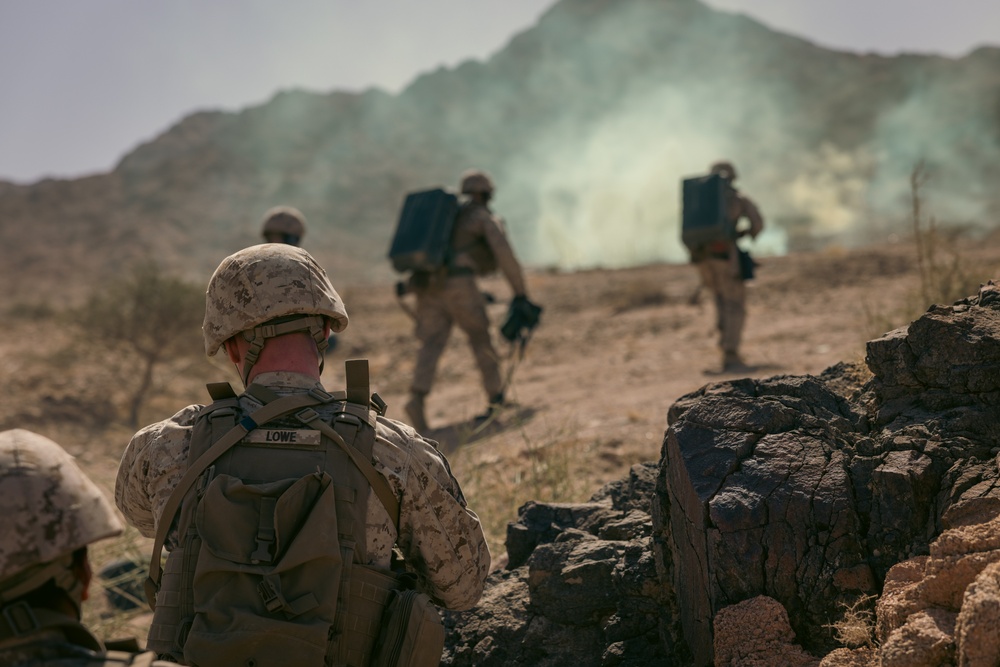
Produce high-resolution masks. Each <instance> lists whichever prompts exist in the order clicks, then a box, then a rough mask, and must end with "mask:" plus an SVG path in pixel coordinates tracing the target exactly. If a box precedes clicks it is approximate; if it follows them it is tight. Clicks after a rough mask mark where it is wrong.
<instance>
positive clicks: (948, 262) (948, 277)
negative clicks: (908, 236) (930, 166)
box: [910, 160, 989, 314]
mask: <svg viewBox="0 0 1000 667" xmlns="http://www.w3.org/2000/svg"><path fill="white" fill-rule="evenodd" d="M928 180H930V175H929V174H928V172H927V169H926V167H925V165H924V162H923V160H921V161H920V162H918V163H917V164H916V165H915V166H914V168H913V171H912V173H911V174H910V203H911V220H912V224H913V240H914V245H915V249H916V254H917V269H918V270H919V271H920V293H919V300H920V304H921V311H922V310H923V309H926V308H927V307H929V306H930V305H932V304H951V303H954V302H955V301H958V300H959V299H962V298H964V297H966V296H969V295H970V294H975V293H976V292H978V291H979V285H980V284H981V283H982V282H984V281H985V278H984V272H983V267H982V266H979V265H977V264H975V263H971V262H969V261H968V260H967V258H965V257H963V256H962V253H961V251H960V250H959V247H958V246H959V241H960V240H961V237H962V235H963V233H964V232H965V230H963V229H962V228H956V227H951V228H949V229H947V230H944V229H941V228H940V227H939V226H938V224H937V220H936V219H935V218H934V216H925V214H924V204H923V195H922V190H923V187H924V186H925V185H926V184H927V181H928ZM986 277H989V276H986ZM918 314H919V313H918Z"/></svg>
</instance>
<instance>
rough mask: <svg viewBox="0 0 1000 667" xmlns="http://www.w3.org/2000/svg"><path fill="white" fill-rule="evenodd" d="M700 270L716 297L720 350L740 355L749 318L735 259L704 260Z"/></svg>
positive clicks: (704, 280)
mask: <svg viewBox="0 0 1000 667" xmlns="http://www.w3.org/2000/svg"><path fill="white" fill-rule="evenodd" d="M698 271H699V272H700V273H701V280H702V282H703V283H704V284H705V286H706V287H707V288H708V289H710V290H711V291H712V294H713V295H714V296H715V314H716V326H717V327H718V329H719V347H721V348H722V351H723V352H726V353H730V354H736V353H738V352H739V348H740V338H742V336H743V324H744V322H745V321H746V316H747V307H746V300H747V290H746V286H745V285H744V284H743V280H742V279H741V278H740V274H739V265H738V264H737V262H736V257H735V255H733V256H732V257H731V258H730V259H716V258H714V257H710V258H708V259H703V260H701V261H700V262H698Z"/></svg>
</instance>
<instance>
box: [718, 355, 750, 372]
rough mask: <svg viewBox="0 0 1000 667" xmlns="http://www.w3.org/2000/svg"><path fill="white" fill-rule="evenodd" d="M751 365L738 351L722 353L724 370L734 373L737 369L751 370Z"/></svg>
mask: <svg viewBox="0 0 1000 667" xmlns="http://www.w3.org/2000/svg"><path fill="white" fill-rule="evenodd" d="M749 368H750V367H749V366H747V365H746V362H744V361H743V357H741V356H740V355H739V353H738V352H725V353H723V355H722V371H723V372H724V373H732V372H736V371H745V370H749Z"/></svg>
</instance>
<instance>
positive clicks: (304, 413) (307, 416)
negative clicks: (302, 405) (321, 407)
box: [295, 408, 319, 424]
mask: <svg viewBox="0 0 1000 667" xmlns="http://www.w3.org/2000/svg"><path fill="white" fill-rule="evenodd" d="M295 418H296V419H298V420H299V421H300V422H302V423H303V424H308V423H309V422H311V421H315V420H316V419H319V413H318V412H316V411H315V410H313V409H312V408H306V409H305V410H300V411H299V412H296V413H295Z"/></svg>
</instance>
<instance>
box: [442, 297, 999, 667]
mask: <svg viewBox="0 0 1000 667" xmlns="http://www.w3.org/2000/svg"><path fill="white" fill-rule="evenodd" d="M867 361H868V365H869V367H870V369H871V372H872V373H873V374H874V375H873V376H872V377H871V378H870V380H867V381H866V377H867V374H866V373H865V372H864V371H863V370H862V369H859V368H855V367H851V366H849V365H847V364H839V365H837V366H835V367H833V368H831V369H829V370H827V371H826V372H825V373H823V374H822V375H820V376H818V377H811V376H806V377H787V376H782V377H773V378H769V379H764V380H753V379H744V380H737V381H733V382H724V383H718V384H713V385H708V386H706V387H703V388H702V389H700V390H698V391H697V392H694V393H692V394H689V395H687V396H684V397H683V398H681V399H680V400H678V401H677V402H676V403H675V404H674V405H673V406H671V408H670V410H669V413H668V424H669V428H668V430H667V433H666V437H665V439H664V443H663V454H662V458H661V460H660V462H659V465H656V464H652V463H647V464H643V465H639V466H635V467H633V469H632V472H631V474H630V476H629V477H628V479H625V480H621V481H619V482H616V483H613V484H609V485H608V486H606V487H604V488H603V489H601V491H599V492H598V493H597V494H595V495H594V497H593V498H591V500H590V502H588V503H581V504H577V505H556V504H545V503H528V504H526V505H525V506H524V507H522V508H521V511H520V515H519V518H518V521H517V522H515V523H512V524H511V525H510V526H509V529H508V552H509V555H510V560H509V567H510V568H511V569H510V570H508V571H506V572H502V573H497V574H494V575H493V578H492V580H491V584H490V587H489V589H488V592H487V595H486V597H485V598H484V601H483V603H482V604H481V605H480V606H479V607H478V608H477V609H475V610H473V611H471V612H466V613H462V614H455V613H453V614H449V615H448V623H449V625H450V627H452V628H453V631H452V632H451V633H450V635H449V639H448V649H447V653H446V656H445V662H444V664H447V665H455V666H457V665H551V666H555V665H567V666H570V665H571V666H573V667H587V666H589V665H594V666H598V665H600V666H606V665H657V664H660V665H690V664H693V665H697V666H698V667H701V666H704V665H710V664H712V662H713V636H712V632H713V631H712V628H713V621H714V620H715V617H716V615H717V614H718V613H719V612H720V610H722V609H723V608H725V607H729V606H731V605H734V604H736V603H739V602H741V601H744V600H749V599H751V598H757V597H758V596H767V597H768V598H773V599H774V600H777V601H778V602H779V603H780V604H781V605H782V606H783V607H784V609H785V610H787V613H788V617H789V620H790V622H791V626H792V629H793V630H794V632H795V635H796V637H797V640H798V641H799V642H800V643H801V644H802V645H803V646H804V647H805V648H806V649H808V650H810V651H812V652H813V653H815V654H816V655H819V654H822V653H826V652H828V651H829V650H831V649H832V648H834V646H835V642H834V640H833V636H832V632H833V630H832V628H831V624H832V623H834V622H836V621H838V620H839V619H840V618H841V616H842V614H843V609H844V605H850V604H851V603H853V602H855V601H857V600H858V598H860V597H861V596H862V595H869V594H878V593H879V592H880V591H881V589H882V584H883V582H884V580H885V577H886V573H887V572H888V570H889V568H890V567H892V566H893V565H895V564H897V563H899V562H901V561H904V560H907V559H910V558H913V557H915V556H921V555H923V554H927V553H928V550H929V545H930V543H931V542H932V541H933V540H934V539H935V538H936V537H937V536H938V535H940V534H941V533H942V531H943V530H945V529H946V528H950V527H955V526H961V525H964V524H965V523H968V522H970V521H972V519H973V518H975V517H976V516H979V515H980V514H982V513H983V512H986V511H993V512H995V511H996V508H997V507H1000V470H998V461H1000V425H998V424H1000V421H998V420H997V414H998V410H1000V291H998V288H997V287H996V286H994V285H993V284H992V283H991V284H989V285H987V286H985V287H984V288H983V289H982V290H981V292H980V294H979V295H978V296H976V297H973V298H970V299H966V300H963V301H961V302H959V303H957V304H955V305H954V306H951V307H941V306H936V307H934V308H932V309H931V310H929V311H928V312H927V313H926V314H925V315H924V316H923V317H922V318H920V319H919V320H917V321H916V322H914V323H913V324H911V325H910V327H908V328H907V329H901V330H898V331H894V332H891V333H889V334H886V335H885V336H883V337H882V338H879V339H878V340H875V341H872V342H870V343H869V345H868V359H867ZM862 383H864V384H862ZM803 656H804V654H803ZM800 657H801V656H800ZM803 660H806V661H808V660H807V656H806V657H803Z"/></svg>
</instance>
